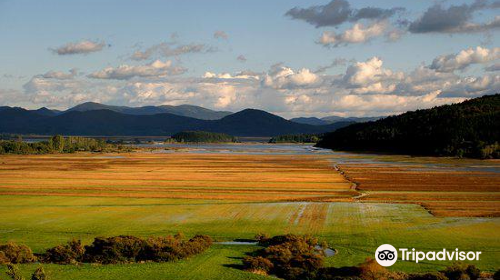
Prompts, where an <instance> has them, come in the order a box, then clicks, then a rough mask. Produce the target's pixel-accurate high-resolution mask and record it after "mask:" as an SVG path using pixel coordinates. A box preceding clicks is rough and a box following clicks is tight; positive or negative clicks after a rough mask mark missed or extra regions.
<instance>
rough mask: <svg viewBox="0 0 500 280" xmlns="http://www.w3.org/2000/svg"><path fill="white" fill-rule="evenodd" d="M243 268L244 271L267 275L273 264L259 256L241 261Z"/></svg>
mask: <svg viewBox="0 0 500 280" xmlns="http://www.w3.org/2000/svg"><path fill="white" fill-rule="evenodd" d="M243 267H244V269H245V270H248V271H251V272H254V273H257V274H268V273H269V271H271V269H272V268H273V267H274V265H273V263H272V262H271V261H270V260H268V259H266V258H263V257H261V256H257V257H245V258H244V259H243Z"/></svg>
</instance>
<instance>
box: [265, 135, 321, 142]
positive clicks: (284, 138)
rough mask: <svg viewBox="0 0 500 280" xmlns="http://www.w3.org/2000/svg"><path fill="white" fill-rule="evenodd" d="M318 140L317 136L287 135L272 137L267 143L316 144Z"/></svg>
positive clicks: (319, 137)
mask: <svg viewBox="0 0 500 280" xmlns="http://www.w3.org/2000/svg"><path fill="white" fill-rule="evenodd" d="M320 139H321V135H318V134H288V135H280V136H276V137H273V138H271V139H270V140H269V143H271V144H276V143H317V142H318V141H319V140H320Z"/></svg>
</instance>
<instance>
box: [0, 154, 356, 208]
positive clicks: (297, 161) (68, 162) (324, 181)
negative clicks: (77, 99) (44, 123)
mask: <svg viewBox="0 0 500 280" xmlns="http://www.w3.org/2000/svg"><path fill="white" fill-rule="evenodd" d="M0 182H1V183H0V195H40V196H89V197H91V196H92V197H135V198H196V199H225V200H242V201H316V200H318V201H345V200H350V199H351V197H353V196H356V195H358V194H359V193H358V192H357V191H355V190H352V189H351V188H350V187H351V183H350V182H348V181H347V180H345V179H344V178H343V177H342V176H341V175H340V174H339V173H337V172H335V170H334V169H333V167H332V166H331V165H330V164H329V163H328V162H327V161H326V160H325V159H322V158H321V157H316V156H288V155H279V156H276V155H258V156H255V155H231V154H225V155H210V154H187V153H172V154H152V153H130V154H121V155H120V157H119V158H117V157H116V156H115V155H92V154H77V155H38V156H3V157H0Z"/></svg>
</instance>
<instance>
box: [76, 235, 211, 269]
mask: <svg viewBox="0 0 500 280" xmlns="http://www.w3.org/2000/svg"><path fill="white" fill-rule="evenodd" d="M182 237H183V236H182V235H179V234H178V235H175V236H167V237H154V238H149V239H147V240H145V239H141V238H138V237H134V236H115V237H108V238H103V237H98V238H95V239H94V242H93V243H92V244H91V245H90V246H85V253H84V256H83V260H84V261H85V262H97V263H103V264H111V263H127V262H137V261H155V262H166V261H175V260H180V259H184V258H188V257H191V256H193V255H196V254H199V253H201V252H203V251H205V250H206V249H208V248H209V247H210V246H211V245H212V239H211V238H210V237H209V236H206V235H196V236H194V237H193V238H191V239H189V240H187V241H184V240H182Z"/></svg>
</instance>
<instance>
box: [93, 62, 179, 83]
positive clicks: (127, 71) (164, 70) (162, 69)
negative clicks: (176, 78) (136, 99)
mask: <svg viewBox="0 0 500 280" xmlns="http://www.w3.org/2000/svg"><path fill="white" fill-rule="evenodd" d="M184 72H186V69H185V68H183V67H181V66H173V65H172V61H166V62H162V61H161V60H156V61H154V62H151V63H149V64H146V65H139V66H131V65H120V66H118V67H116V68H113V67H108V68H105V69H103V70H101V71H98V72H94V73H92V74H90V75H88V77H89V78H93V79H114V80H128V79H132V78H134V77H141V78H160V77H166V76H172V75H180V74H183V73H184Z"/></svg>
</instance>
